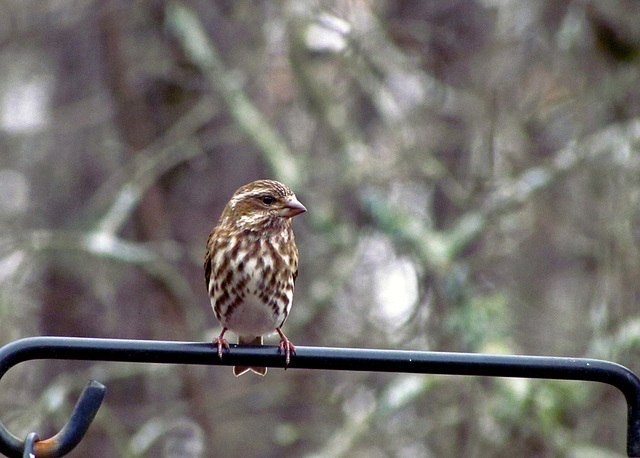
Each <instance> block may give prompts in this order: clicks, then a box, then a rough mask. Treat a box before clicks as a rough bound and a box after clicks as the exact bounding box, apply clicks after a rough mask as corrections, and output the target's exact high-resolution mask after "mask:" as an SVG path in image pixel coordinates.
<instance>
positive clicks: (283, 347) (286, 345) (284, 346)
mask: <svg viewBox="0 0 640 458" xmlns="http://www.w3.org/2000/svg"><path fill="white" fill-rule="evenodd" d="M276 330H277V331H278V334H280V339H281V340H280V345H278V351H281V352H282V351H283V352H284V355H285V361H284V368H285V369H286V368H287V366H289V362H291V352H293V353H294V354H295V352H296V347H295V345H293V343H291V341H290V340H289V339H287V336H285V335H284V333H283V332H282V331H281V330H280V329H276Z"/></svg>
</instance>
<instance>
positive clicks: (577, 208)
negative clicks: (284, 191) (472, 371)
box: [0, 0, 640, 457]
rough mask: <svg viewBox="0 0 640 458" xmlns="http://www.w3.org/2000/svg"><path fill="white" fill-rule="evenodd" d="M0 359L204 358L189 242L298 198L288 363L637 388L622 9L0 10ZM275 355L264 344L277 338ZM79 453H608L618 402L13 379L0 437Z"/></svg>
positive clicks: (323, 385)
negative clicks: (399, 364)
mask: <svg viewBox="0 0 640 458" xmlns="http://www.w3.org/2000/svg"><path fill="white" fill-rule="evenodd" d="M0 10H1V11H2V13H1V14H0V152H1V155H0V228H1V229H0V340H1V343H2V344H5V343H8V342H10V341H12V340H15V339H18V338H21V337H25V336H32V335H68V336H90V337H114V338H134V339H169V340H186V341H192V340H196V341H208V340H210V339H211V338H212V337H213V336H214V335H216V334H217V333H218V332H219V327H218V324H217V323H216V321H215V318H214V316H213V314H212V312H211V310H210V306H209V302H208V298H207V294H206V289H205V285H204V279H203V271H202V260H203V256H204V248H205V242H206V239H207V236H208V233H209V231H210V230H211V228H212V227H213V226H214V224H215V222H216V220H217V218H218V216H219V214H220V212H221V210H222V208H223V206H224V204H225V203H226V201H227V200H228V199H229V197H230V195H231V194H232V193H233V191H234V190H235V189H237V188H238V187H239V186H241V185H243V184H245V183H247V182H249V181H252V180H255V179H259V178H265V177H268V178H275V179H279V180H281V181H284V182H286V183H287V184H289V185H290V186H291V187H292V188H293V189H294V191H295V192H296V194H297V195H298V197H299V198H300V200H301V201H302V202H303V203H304V204H305V205H306V206H307V208H308V209H309V212H308V213H306V214H305V215H303V216H302V217H300V218H296V221H295V223H294V226H295V230H296V236H297V240H298V246H299V249H300V276H299V278H298V283H297V287H296V298H295V305H294V308H293V312H292V314H291V316H290V319H289V321H288V322H287V324H286V326H285V331H286V333H287V335H288V336H289V337H290V338H291V339H292V341H293V342H295V343H296V344H298V345H322V346H347V347H369V348H397V349H418V350H443V351H470V352H493V353H514V354H544V355H559V356H585V357H594V358H605V359H612V360H615V361H617V362H619V363H621V364H623V365H626V366H628V367H630V368H631V369H632V370H635V371H639V370H640V365H639V364H638V356H639V354H640V351H639V340H640V315H639V309H638V304H639V302H640V256H639V248H640V183H639V181H640V155H639V151H638V150H639V146H640V117H639V116H640V84H639V83H640V28H638V26H637V25H638V23H640V3H638V2H637V1H634V0H621V1H617V2H601V1H596V0H463V1H462V0H429V1H404V2H393V1H388V0H387V1H385V0H378V1H365V0H349V1H323V2H320V1H311V0H284V1H242V2H236V1H229V0H227V1H212V0H182V1H177V0H173V1H172V0H136V1H126V0H105V1H96V0H94V1H91V0H83V1H77V0H1V1H0ZM272 343H274V344H275V343H276V339H273V340H272ZM88 378H95V379H97V380H100V381H102V382H103V383H105V384H106V385H107V386H108V394H107V400H106V402H105V405H104V406H103V407H102V408H101V410H100V412H99V414H98V417H97V419H96V421H95V422H94V424H93V425H92V427H91V430H90V433H89V434H88V436H87V437H86V438H85V440H84V441H83V442H82V443H81V445H80V446H79V448H78V449H77V450H76V451H74V452H73V453H72V456H105V457H112V456H126V457H142V456H144V457H150V456H164V457H198V456H214V455H215V456H221V457H226V456H229V457H230V456H266V457H269V456H274V457H275V456H309V457H311V456H314V457H315V456H318V457H320V456H321V457H340V456H351V457H361V456H367V457H384V456H392V457H415V456H425V457H441V456H466V457H512V456H536V457H577V456H580V457H585V456H589V457H605V456H607V457H608V456H623V454H624V451H625V437H626V431H625V430H626V418H625V403H624V400H623V398H622V396H621V395H620V393H618V392H616V391H615V390H613V389H611V388H607V387H604V386H594V385H589V384H584V383H571V382H562V381H553V382H552V381H531V380H519V379H479V378H464V377H447V376H415V375H408V374H377V373H350V372H340V373H338V372H322V371H302V370H289V371H286V372H284V371H282V370H275V369H274V370H272V371H270V372H269V374H268V376H267V377H265V378H264V379H261V378H258V377H252V376H244V377H241V378H239V379H236V378H234V377H233V376H232V374H231V370H230V369H229V368H226V367H186V366H185V367H181V366H156V365H135V364H114V363H97V362H94V363H89V362H32V363H27V364H23V365H20V366H18V367H17V368H14V369H12V370H11V371H10V372H9V373H8V374H7V376H6V377H5V378H4V379H3V380H2V390H1V395H0V413H1V415H2V421H3V422H4V423H5V424H6V425H7V426H8V427H9V429H10V430H11V431H12V432H14V433H16V434H24V435H26V434H27V433H28V432H30V431H32V430H36V431H38V433H39V434H40V436H41V437H44V436H47V435H48V434H51V433H53V432H55V431H57V430H58V429H59V428H60V426H61V425H62V424H63V423H64V422H65V421H66V418H67V416H68V415H69V411H70V408H71V406H72V405H73V402H74V401H75V399H76V397H77V395H78V393H79V390H80V389H81V388H82V387H83V386H84V384H85V383H86V380H87V379H88Z"/></svg>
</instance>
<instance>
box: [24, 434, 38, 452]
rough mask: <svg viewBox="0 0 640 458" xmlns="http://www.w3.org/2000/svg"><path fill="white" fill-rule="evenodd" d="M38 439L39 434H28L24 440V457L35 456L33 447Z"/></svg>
mask: <svg viewBox="0 0 640 458" xmlns="http://www.w3.org/2000/svg"><path fill="white" fill-rule="evenodd" d="M38 440H39V439H38V435H37V434H36V433H29V434H27V438H26V439H25V440H24V452H23V453H22V458H33V457H34V456H35V455H34V453H35V452H34V451H33V447H34V445H35V444H36V442H37V441H38Z"/></svg>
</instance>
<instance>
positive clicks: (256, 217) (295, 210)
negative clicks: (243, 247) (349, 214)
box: [220, 180, 307, 231]
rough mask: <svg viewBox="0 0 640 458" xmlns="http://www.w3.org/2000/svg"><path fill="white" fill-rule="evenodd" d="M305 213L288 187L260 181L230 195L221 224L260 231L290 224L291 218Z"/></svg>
mask: <svg viewBox="0 0 640 458" xmlns="http://www.w3.org/2000/svg"><path fill="white" fill-rule="evenodd" d="M306 211H307V209H306V208H305V207H304V205H302V204H301V203H300V202H299V201H298V199H297V198H296V196H295V194H294V193H293V191H291V189H289V187H288V186H286V185H284V184H282V183H280V182H278V181H274V180H259V181H254V182H253V183H249V184H247V185H244V186H242V187H241V188H240V189H238V190H237V191H236V192H235V193H234V194H233V196H232V197H231V200H230V201H229V203H228V204H227V206H226V207H225V209H224V211H223V212H222V216H221V217H220V221H221V223H222V224H224V225H225V226H234V227H236V228H237V229H241V230H244V229H248V230H256V231H257V230H260V231H262V230H266V229H269V228H279V227H282V226H283V225H287V224H290V221H291V218H292V217H294V216H296V215H299V214H300V213H304V212H306Z"/></svg>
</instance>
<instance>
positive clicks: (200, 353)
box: [0, 337, 640, 457]
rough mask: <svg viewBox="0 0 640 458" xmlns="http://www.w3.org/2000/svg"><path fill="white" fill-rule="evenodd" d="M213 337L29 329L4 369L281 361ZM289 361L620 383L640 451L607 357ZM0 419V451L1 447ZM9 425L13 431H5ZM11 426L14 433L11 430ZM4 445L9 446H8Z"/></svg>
mask: <svg viewBox="0 0 640 458" xmlns="http://www.w3.org/2000/svg"><path fill="white" fill-rule="evenodd" d="M216 351H217V350H216V349H215V348H214V347H213V345H212V344H210V343H196V342H169V341H155V340H123V339H91V338H77V337H30V338H26V339H21V340H18V341H15V342H12V343H10V344H8V345H5V346H4V347H2V348H0V377H2V376H3V375H4V374H5V373H6V371H7V370H9V368H11V367H12V366H14V365H16V364H18V363H20V362H23V361H27V360H33V359H66V360H94V361H120V362H137V363H166V364H201V365H225V366H234V365H239V366H263V367H264V366H267V367H284V363H285V359H284V355H282V354H281V353H280V352H279V350H278V347H275V346H247V345H242V346H238V345H231V347H230V351H226V350H225V351H224V353H223V357H222V360H220V359H219V358H218V355H217V353H216ZM288 368H290V369H324V370H352V371H374V372H406V373H420V374H449V375H470V376H490V377H520V378H537V379H562V380H582V381H592V382H600V383H606V384H609V385H612V386H614V387H616V388H618V389H619V390H620V391H621V392H622V393H623V394H624V396H625V399H626V401H627V407H628V425H627V454H628V456H632V457H640V379H639V378H638V377H637V376H636V375H635V374H634V373H633V372H631V371H630V370H629V369H627V368H625V367H623V366H621V365H619V364H616V363H612V362H609V361H602V360H596V359H585V358H561V357H551V356H515V355H488V354H477V353H449V352H425V351H401V350H370V349H357V348H328V347H303V346H296V353H295V355H293V356H292V357H291V363H290V364H289V366H288ZM2 430H5V431H6V429H5V428H4V426H2V424H1V423H0V452H2V447H3V444H2V441H3V439H2ZM7 433H8V431H7ZM9 434H10V433H9ZM3 453H4V452H3Z"/></svg>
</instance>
